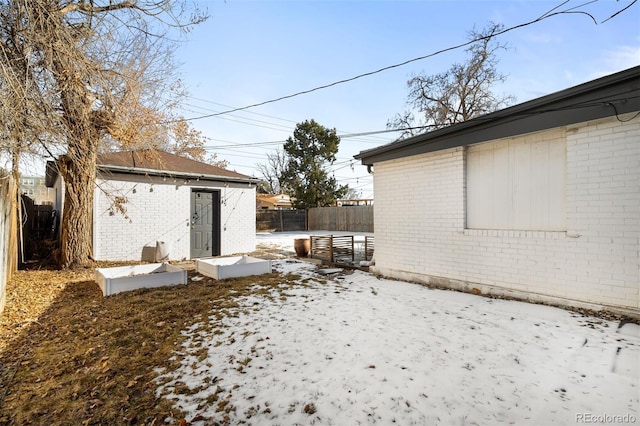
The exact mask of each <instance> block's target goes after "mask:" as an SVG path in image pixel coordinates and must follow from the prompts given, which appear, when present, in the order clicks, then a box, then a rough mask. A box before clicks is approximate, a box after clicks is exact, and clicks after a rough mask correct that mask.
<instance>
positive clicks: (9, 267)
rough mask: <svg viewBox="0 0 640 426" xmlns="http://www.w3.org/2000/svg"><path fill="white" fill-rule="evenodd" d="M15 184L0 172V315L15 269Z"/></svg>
mask: <svg viewBox="0 0 640 426" xmlns="http://www.w3.org/2000/svg"><path fill="white" fill-rule="evenodd" d="M15 185H16V184H15V182H14V181H13V179H12V178H11V176H10V175H9V174H8V173H6V172H4V171H1V170H0V314H1V313H2V311H3V310H4V306H5V303H6V300H7V281H9V279H10V278H11V274H12V273H13V271H14V270H15V269H16V267H17V261H18V254H17V249H18V244H17V240H16V235H17V233H16V228H17V226H18V223H17V220H16V214H15V209H14V208H13V207H14V204H15V203H14V200H13V198H14V197H15Z"/></svg>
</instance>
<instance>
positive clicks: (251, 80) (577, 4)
mask: <svg viewBox="0 0 640 426" xmlns="http://www.w3.org/2000/svg"><path fill="white" fill-rule="evenodd" d="M196 3H197V4H198V5H199V6H200V7H203V8H205V9H206V10H208V13H209V15H210V18H209V19H208V20H207V21H205V22H204V23H202V24H200V25H199V26H197V27H196V28H195V29H194V30H193V31H192V32H191V33H190V34H189V35H188V37H187V39H186V41H183V42H182V43H181V45H180V48H179V49H178V53H177V57H176V61H177V63H178V64H179V68H178V69H177V72H178V74H179V75H180V77H181V79H182V81H183V83H184V84H185V86H186V89H187V91H188V93H189V96H188V97H187V99H186V100H185V103H184V105H183V109H182V110H181V111H179V113H181V114H182V115H183V116H184V117H185V118H187V119H192V121H191V123H192V125H193V126H194V127H195V128H196V129H197V130H199V131H201V132H202V133H203V134H204V136H205V137H206V138H207V148H208V150H209V151H210V152H212V153H215V154H216V155H217V156H218V158H219V159H223V160H227V161H228V162H229V168H230V169H232V170H236V171H238V172H240V173H243V174H246V175H249V176H255V177H261V174H260V172H259V170H258V167H257V165H258V164H266V161H267V159H266V156H267V155H268V154H273V153H274V152H275V150H276V149H278V148H282V146H283V144H284V141H285V140H286V139H287V138H288V137H289V136H291V135H292V134H293V130H294V128H295V125H296V123H300V122H303V121H305V120H310V119H314V120H315V121H317V122H318V123H320V124H321V125H323V126H325V127H328V128H335V129H336V130H337V133H338V135H339V136H340V135H341V136H342V138H341V143H340V149H339V151H338V155H337V161H336V162H335V164H334V165H333V167H332V173H333V174H334V175H335V177H336V178H337V179H338V181H339V182H340V183H341V184H348V185H349V187H350V188H352V189H354V190H355V191H356V192H357V193H358V195H359V197H360V198H373V185H372V181H373V179H372V176H371V175H368V173H367V170H366V167H364V166H362V165H361V164H360V163H359V162H358V161H357V160H354V159H353V156H354V155H355V154H357V153H359V152H360V151H362V150H365V149H370V148H374V147H377V146H380V145H383V144H386V143H389V142H392V141H393V140H395V139H396V138H397V137H398V136H399V134H397V133H380V134H373V135H366V136H356V137H354V136H350V135H353V134H354V133H366V132H378V131H384V130H386V124H387V121H388V120H389V119H391V118H392V117H393V116H394V115H395V114H397V113H400V112H402V111H404V110H405V108H406V98H407V86H406V82H407V80H408V79H409V78H411V77H412V76H414V75H418V74H424V75H433V74H437V73H442V72H445V71H447V70H448V69H449V68H450V67H451V66H452V65H453V64H454V63H462V62H464V61H466V60H467V59H468V56H467V54H466V52H465V51H464V49H456V50H453V51H449V52H445V53H442V54H437V55H434V56H432V57H429V58H426V59H422V60H417V61H413V62H411V63H409V64H406V65H403V66H398V67H394V68H392V69H389V70H386V71H383V72H379V73H375V74H373V75H369V76H366V77H362V78H358V79H356V80H354V81H351V82H347V83H343V84H338V85H335V86H332V87H329V88H326V89H322V90H317V91H313V92H311V93H308V94H304V95H300V96H295V97H291V98H288V99H284V100H281V101H277V102H268V101H271V100H273V99H277V98H280V97H284V96H289V95H292V94H295V93H298V92H302V91H307V90H310V89H313V88H316V87H319V86H323V85H327V84H331V83H334V82H337V81H340V80H344V79H350V78H353V77H355V76H358V75H361V74H365V73H369V72H372V71H376V70H379V69H381V68H385V67H388V66H391V65H395V64H400V63H403V62H405V61H408V60H411V59H414V58H419V57H423V56H427V55H431V54H434V53H435V52H438V51H440V50H443V49H447V48H450V47H453V46H456V45H459V44H461V43H465V42H466V41H468V35H469V32H470V31H472V30H474V29H476V30H481V29H483V28H485V27H486V26H487V25H488V24H489V23H490V22H495V23H501V24H503V25H504V26H505V28H510V27H513V26H517V25H520V24H523V23H526V22H530V21H533V20H535V19H536V18H538V17H540V16H542V15H543V14H545V13H546V12H549V11H550V10H551V9H554V8H555V7H556V6H558V5H560V4H562V2H561V1H548V0H534V1H526V0H521V1H507V0H498V1H489V0H486V1H483V0H474V1H464V0H449V1H444V0H442V1H438V0H432V1H431V0H425V1H375V0H367V1H365V0H351V1H347V0H345V1H316V0H308V1H304V0H288V1H269V0H264V1H246V0H227V1H199V2H196ZM632 3H633V0H620V1H613V0H596V1H575V0H569V1H567V2H564V4H563V5H562V6H561V7H560V8H559V9H556V11H559V10H569V9H573V8H577V9H573V12H575V11H578V10H579V11H584V12H588V13H589V14H590V15H591V16H592V17H593V19H595V21H597V24H596V23H594V21H593V19H592V18H591V17H589V16H587V15H585V14H580V13H568V14H562V15H558V16H553V17H550V18H548V19H545V20H542V21H539V22H536V23H534V24H531V25H528V26H525V27H522V28H518V29H514V30H513V31H510V32H508V33H506V34H504V35H502V36H499V38H498V39H497V40H498V41H499V42H500V43H506V44H507V45H508V49H507V50H504V51H500V52H499V53H498V60H499V63H498V70H499V71H500V72H501V73H503V74H505V75H506V76H507V80H506V82H504V83H501V84H499V85H496V86H495V87H494V88H493V91H494V92H495V93H498V94H504V95H513V96H514V97H515V98H516V103H520V102H525V101H527V100H531V99H534V98H537V97H540V96H543V95H547V94H550V93H553V92H556V91H559V90H563V89H566V88H569V87H572V86H575V85H577V84H580V83H584V82H586V81H589V80H592V79H595V78H598V77H601V76H604V75H608V74H611V73H613V72H617V71H621V70H624V69H627V68H630V67H632V66H636V65H639V64H640V13H639V12H640V4H634V5H633V6H631V7H630V8H629V9H628V10H626V11H624V12H622V13H620V14H619V15H617V16H615V17H614V18H612V19H610V20H608V21H606V20H607V18H609V17H611V15H613V14H614V13H616V12H618V11H620V10H621V9H624V8H625V7H626V6H628V5H630V4H632ZM605 21H606V22H605ZM263 102H268V103H267V104H265V105H262V106H258V107H253V108H249V109H246V110H243V111H237V112H233V113H227V114H223V115H218V116H214V117H207V118H202V117H203V116H206V115H210V114H216V113H220V112H224V111H228V110H230V109H235V108H243V107H246V106H249V105H253V104H257V103H263Z"/></svg>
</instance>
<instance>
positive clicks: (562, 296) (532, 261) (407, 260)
mask: <svg viewBox="0 0 640 426" xmlns="http://www.w3.org/2000/svg"><path fill="white" fill-rule="evenodd" d="M545 133H549V134H551V133H554V134H557V130H555V131H549V132H545ZM538 136H541V137H546V135H545V134H543V135H538ZM566 138H567V191H566V193H567V211H566V215H567V231H566V232H539V231H538V232H536V231H506V230H467V229H465V219H464V218H465V201H464V200H465V187H464V169H465V167H464V149H462V148H454V149H449V150H445V151H440V152H435V153H429V154H422V155H417V156H412V157H408V158H403V159H397V160H391V161H385V162H381V163H376V164H375V169H374V170H375V173H374V188H375V199H376V202H375V204H374V209H375V221H376V226H375V238H376V253H375V259H376V266H375V270H376V271H377V272H379V273H382V274H384V275H388V276H394V277H398V278H405V279H417V280H423V279H424V281H429V279H431V278H433V277H443V278H447V279H449V280H457V281H461V282H465V283H469V284H470V286H473V285H476V284H477V285H479V286H483V285H484V286H486V287H487V288H489V289H497V290H500V289H502V290H505V293H507V294H511V293H513V291H516V292H529V293H533V295H540V296H542V297H543V298H546V296H551V297H552V299H553V300H557V301H559V302H562V301H566V302H567V303H569V304H571V303H572V302H571V301H577V302H583V303H586V304H596V305H609V306H614V307H620V308H623V309H631V310H632V311H639V310H640V309H639V308H640V304H639V303H640V302H639V299H640V297H639V293H640V289H639V287H640V261H639V259H640V254H639V253H640V143H639V141H640V120H638V119H635V120H631V121H629V122H626V123H621V122H619V121H618V120H617V119H615V118H613V119H605V120H599V121H596V122H589V123H582V124H581V125H579V126H572V127H571V128H568V129H566ZM498 292H499V291H498ZM533 298H534V299H535V297H533ZM545 300H546V299H545Z"/></svg>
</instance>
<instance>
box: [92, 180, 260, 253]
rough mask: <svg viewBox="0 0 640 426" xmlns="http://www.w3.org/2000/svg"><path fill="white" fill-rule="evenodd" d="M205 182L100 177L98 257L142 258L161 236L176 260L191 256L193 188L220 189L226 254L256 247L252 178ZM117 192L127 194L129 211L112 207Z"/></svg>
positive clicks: (96, 222)
mask: <svg viewBox="0 0 640 426" xmlns="http://www.w3.org/2000/svg"><path fill="white" fill-rule="evenodd" d="M201 183H202V182H192V183H189V184H184V183H183V182H182V181H178V182H175V183H174V182H172V181H166V182H165V181H163V180H161V179H160V178H151V177H148V176H132V175H113V176H109V180H104V179H102V180H98V184H99V188H97V189H96V191H95V198H94V206H95V207H94V219H93V220H94V246H93V248H94V257H95V258H96V259H97V260H140V259H141V258H142V250H143V247H145V246H153V247H155V245H156V241H164V242H165V243H166V244H167V245H168V248H169V255H170V259H171V260H181V259H188V258H189V257H190V232H191V227H190V216H191V191H192V189H193V188H201V189H216V190H219V191H220V196H221V199H222V201H223V203H222V205H221V228H222V229H221V231H220V232H221V234H220V245H221V254H222V255H228V254H235V253H243V252H250V251H253V250H255V188H250V187H249V186H248V184H246V185H239V184H233V183H229V184H228V185H225V184H224V183H217V184H215V183H208V184H207V185H208V186H203V185H200V184H201ZM134 191H135V192H134ZM107 194H109V195H107ZM114 196H123V197H126V199H127V202H126V203H125V204H124V207H125V208H126V213H125V214H124V215H123V214H121V213H120V212H118V211H117V209H115V208H113V205H112V203H113V197H114ZM112 212H113V213H112Z"/></svg>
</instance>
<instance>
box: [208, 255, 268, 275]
mask: <svg viewBox="0 0 640 426" xmlns="http://www.w3.org/2000/svg"><path fill="white" fill-rule="evenodd" d="M196 271H197V272H198V273H200V274H202V275H206V276H207V277H211V278H214V279H216V280H222V279H225V278H233V277H246V276H249V275H261V274H269V273H271V261H270V260H263V259H257V258H255V257H249V256H232V257H219V258H215V259H198V260H196Z"/></svg>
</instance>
